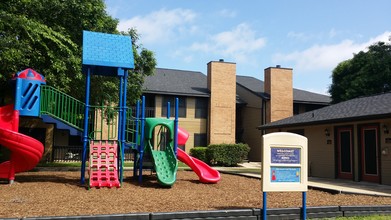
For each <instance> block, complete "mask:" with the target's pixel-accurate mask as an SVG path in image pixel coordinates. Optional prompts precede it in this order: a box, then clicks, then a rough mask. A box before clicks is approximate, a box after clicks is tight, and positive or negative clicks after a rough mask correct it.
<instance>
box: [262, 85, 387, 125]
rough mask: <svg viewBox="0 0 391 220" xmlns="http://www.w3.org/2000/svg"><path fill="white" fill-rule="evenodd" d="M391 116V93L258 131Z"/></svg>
mask: <svg viewBox="0 0 391 220" xmlns="http://www.w3.org/2000/svg"><path fill="white" fill-rule="evenodd" d="M390 116H391V93H383V94H379V95H374V96H368V97H361V98H355V99H352V100H348V101H345V102H341V103H338V104H335V105H330V106H327V107H323V108H321V109H317V110H314V111H310V112H305V113H302V114H299V115H295V116H292V117H289V118H286V119H282V120H279V121H275V122H272V123H269V124H266V125H262V126H259V127H258V129H262V130H263V129H269V128H282V127H293V126H302V125H314V124H326V123H336V122H344V121H346V122H348V121H359V120H369V119H379V118H385V117H390Z"/></svg>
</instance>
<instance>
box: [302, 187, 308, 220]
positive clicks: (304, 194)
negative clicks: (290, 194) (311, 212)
mask: <svg viewBox="0 0 391 220" xmlns="http://www.w3.org/2000/svg"><path fill="white" fill-rule="evenodd" d="M302 212H303V220H305V219H307V192H303V210H302Z"/></svg>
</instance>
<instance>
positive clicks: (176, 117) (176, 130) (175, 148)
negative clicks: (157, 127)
mask: <svg viewBox="0 0 391 220" xmlns="http://www.w3.org/2000/svg"><path fill="white" fill-rule="evenodd" d="M178 111H179V99H178V98H175V120H174V153H175V156H176V155H177V149H178Z"/></svg>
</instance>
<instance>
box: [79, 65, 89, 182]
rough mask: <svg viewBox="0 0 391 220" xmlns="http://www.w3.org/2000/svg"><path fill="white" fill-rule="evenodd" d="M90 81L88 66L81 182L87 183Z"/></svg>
mask: <svg viewBox="0 0 391 220" xmlns="http://www.w3.org/2000/svg"><path fill="white" fill-rule="evenodd" d="M90 82H91V69H90V68H88V70H87V74H86V91H85V96H86V97H85V108H84V127H83V152H82V161H81V176H80V183H81V184H84V183H85V169H86V157H87V146H89V145H88V112H89V108H90V105H89V103H90Z"/></svg>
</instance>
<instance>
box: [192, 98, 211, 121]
mask: <svg viewBox="0 0 391 220" xmlns="http://www.w3.org/2000/svg"><path fill="white" fill-rule="evenodd" d="M208 101H209V100H208V98H196V103H195V118H207V117H208Z"/></svg>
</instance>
